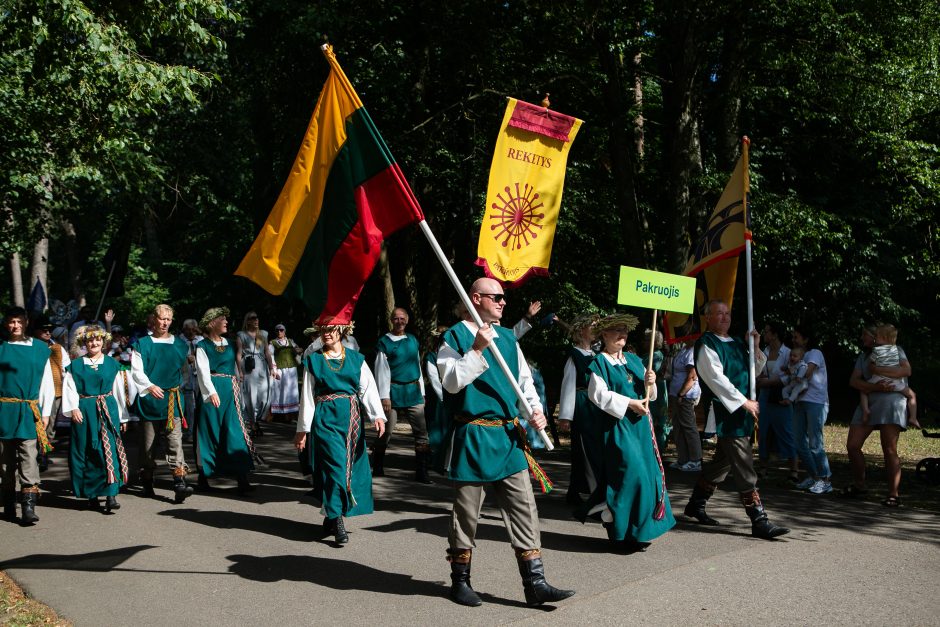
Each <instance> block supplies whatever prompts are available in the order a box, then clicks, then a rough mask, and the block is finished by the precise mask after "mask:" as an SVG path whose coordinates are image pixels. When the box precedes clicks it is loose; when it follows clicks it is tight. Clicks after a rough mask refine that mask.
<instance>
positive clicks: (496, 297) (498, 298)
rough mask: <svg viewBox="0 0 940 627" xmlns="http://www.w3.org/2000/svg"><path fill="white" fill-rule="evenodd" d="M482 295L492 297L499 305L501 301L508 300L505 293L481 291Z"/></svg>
mask: <svg viewBox="0 0 940 627" xmlns="http://www.w3.org/2000/svg"><path fill="white" fill-rule="evenodd" d="M480 296H485V297H487V298H492V299H493V302H494V303H496V304H497V305H498V304H499V303H501V302H503V301H505V300H506V295H505V294H482V293H481V294H480Z"/></svg>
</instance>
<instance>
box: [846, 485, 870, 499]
mask: <svg viewBox="0 0 940 627" xmlns="http://www.w3.org/2000/svg"><path fill="white" fill-rule="evenodd" d="M866 494H868V490H867V489H865V488H860V487H858V486H857V485H855V484H854V483H853V484H851V485H850V486H849V487H847V488H842V489H841V490H839V496H841V497H844V498H847V499H854V498H858V497H860V496H865V495H866Z"/></svg>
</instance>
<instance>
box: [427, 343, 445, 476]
mask: <svg viewBox="0 0 940 627" xmlns="http://www.w3.org/2000/svg"><path fill="white" fill-rule="evenodd" d="M424 361H425V362H426V363H430V364H432V365H433V367H434V370H435V371H436V370H437V352H433V353H428V354H427V355H425V357H424ZM428 376H431V375H428ZM426 397H427V400H426V401H425V404H424V418H425V420H426V421H427V425H428V446H430V447H431V467H432V468H434V470H436V471H437V472H440V473H443V472H444V458H445V456H446V455H447V432H448V430H449V429H450V422H451V420H450V414H448V413H447V408H446V407H444V402H443V401H441V400H440V399H438V398H437V394H436V393H435V392H434V390H433V389H432V390H430V391H429V392H428V393H427V395H426Z"/></svg>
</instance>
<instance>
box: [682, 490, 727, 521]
mask: <svg viewBox="0 0 940 627" xmlns="http://www.w3.org/2000/svg"><path fill="white" fill-rule="evenodd" d="M714 493H715V485H714V484H712V483H708V482H707V481H705V480H704V479H699V481H698V483H696V484H695V487H694V488H692V496H690V497H689V502H688V504H687V505H686V506H685V512H684V513H685V515H686V516H688V517H689V518H694V519H695V520H697V521H698V522H699V523H701V524H703V525H709V526H715V525H717V524H719V523H718V521H717V520H715V519H714V518H712V517H711V516H709V515H708V514H706V513H705V505H706V504H707V503H708V499H710V498H711V496H712V494H714Z"/></svg>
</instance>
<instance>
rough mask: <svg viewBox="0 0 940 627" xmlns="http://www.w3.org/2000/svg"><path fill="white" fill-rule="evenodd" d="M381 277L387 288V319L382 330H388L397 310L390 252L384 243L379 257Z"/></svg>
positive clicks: (385, 298)
mask: <svg viewBox="0 0 940 627" xmlns="http://www.w3.org/2000/svg"><path fill="white" fill-rule="evenodd" d="M379 276H381V277H382V285H383V286H384V287H385V290H384V300H385V318H384V325H383V326H382V327H381V328H384V329H386V330H387V329H388V321H389V319H390V318H391V317H392V311H394V309H395V286H394V285H392V272H391V269H390V268H389V265H388V250H387V249H386V248H385V243H384V242H383V243H382V253H381V254H380V255H379Z"/></svg>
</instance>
